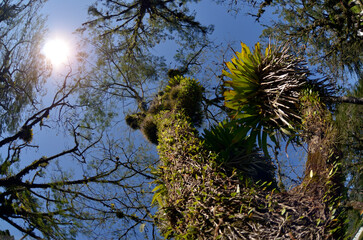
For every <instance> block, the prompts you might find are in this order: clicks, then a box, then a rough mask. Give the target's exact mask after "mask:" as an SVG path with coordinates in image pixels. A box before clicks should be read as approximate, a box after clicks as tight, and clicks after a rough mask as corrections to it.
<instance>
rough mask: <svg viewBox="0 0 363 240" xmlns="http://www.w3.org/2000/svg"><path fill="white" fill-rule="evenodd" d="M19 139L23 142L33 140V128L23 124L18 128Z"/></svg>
mask: <svg viewBox="0 0 363 240" xmlns="http://www.w3.org/2000/svg"><path fill="white" fill-rule="evenodd" d="M19 138H20V139H22V140H23V141H24V142H27V143H30V142H31V141H32V140H33V129H32V128H31V127H29V126H23V127H22V128H21V129H20V136H19Z"/></svg>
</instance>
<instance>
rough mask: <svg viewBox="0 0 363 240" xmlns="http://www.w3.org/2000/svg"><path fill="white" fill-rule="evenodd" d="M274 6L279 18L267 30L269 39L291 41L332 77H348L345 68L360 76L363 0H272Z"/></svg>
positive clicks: (313, 64)
mask: <svg viewBox="0 0 363 240" xmlns="http://www.w3.org/2000/svg"><path fill="white" fill-rule="evenodd" d="M271 6H272V7H273V8H276V9H278V11H276V17H277V19H278V20H276V21H274V22H273V23H272V24H271V25H270V26H269V27H267V28H266V29H265V30H264V33H263V36H264V37H265V38H268V41H269V40H270V39H271V38H273V39H274V40H275V41H277V42H286V41H289V42H290V44H291V46H292V49H293V51H294V52H295V53H296V54H299V55H301V56H302V55H304V56H305V57H306V58H307V59H308V61H309V63H310V64H311V65H312V66H315V67H316V68H317V69H318V70H319V71H320V72H321V73H324V74H330V75H331V76H332V79H333V80H338V79H342V78H343V79H347V75H346V69H349V70H350V71H351V72H353V73H357V74H358V75H359V73H360V72H361V67H362V54H361V49H362V48H363V41H362V38H363V31H362V30H363V19H362V15H361V9H362V1H361V0H357V1H351V0H349V1H348V0H346V1H340V0H323V1H314V0H308V1H305V0H304V1H303V0H289V1H272V3H271ZM358 12H359V13H358Z"/></svg>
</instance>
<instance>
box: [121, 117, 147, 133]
mask: <svg viewBox="0 0 363 240" xmlns="http://www.w3.org/2000/svg"><path fill="white" fill-rule="evenodd" d="M144 118H145V115H144V114H141V113H136V114H130V115H127V116H126V117H125V121H126V124H127V125H128V126H129V127H131V128H132V129H134V130H137V129H140V124H141V123H142V120H143V119H144Z"/></svg>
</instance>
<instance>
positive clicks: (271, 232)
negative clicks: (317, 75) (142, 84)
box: [138, 78, 343, 240]
mask: <svg viewBox="0 0 363 240" xmlns="http://www.w3.org/2000/svg"><path fill="white" fill-rule="evenodd" d="M178 81H179V82H178V83H176V84H174V85H173V86H174V87H177V88H178V89H180V91H181V92H179V93H178V94H177V95H178V96H184V97H186V98H185V99H187V101H188V103H193V102H197V101H190V98H189V97H188V94H186V93H192V92H193V91H192V90H191V89H194V90H195V89H196V88H199V87H198V84H196V82H195V80H191V79H187V78H181V79H179V80H178ZM179 85H183V86H185V88H180V87H179ZM167 89H168V87H167ZM183 89H184V90H183ZM168 92H174V91H172V87H170V86H169V90H168ZM168 92H166V93H164V95H163V96H162V99H161V100H160V101H159V106H157V109H160V111H157V112H156V111H154V110H155V109H156V108H155V107H154V108H151V109H152V111H151V110H150V111H149V112H147V113H145V115H146V117H145V116H144V117H145V119H148V121H150V120H151V121H152V122H153V123H154V124H155V125H156V130H155V131H156V133H157V144H158V152H159V156H160V160H161V161H160V165H159V166H158V167H157V168H156V169H154V170H153V173H154V174H155V175H156V176H157V180H156V181H155V184H156V185H157V186H156V188H155V189H154V192H155V194H154V198H153V203H154V204H156V205H157V206H158V211H157V213H156V215H155V222H156V224H157V225H158V226H159V228H160V231H161V234H162V235H163V236H164V237H165V238H167V239H169V238H174V239H206V240H207V239H208V240H210V239H334V238H336V237H335V236H339V235H340V236H343V235H341V233H342V231H341V230H342V229H343V228H342V227H341V223H342V221H341V219H340V216H339V211H337V210H336V208H337V206H338V203H339V201H340V198H339V197H340V195H341V192H342V191H341V189H340V187H341V185H339V183H340V180H341V179H339V177H340V176H341V175H340V170H339V165H338V164H336V163H337V161H338V160H339V157H338V156H339V154H338V151H335V148H334V139H335V134H336V133H335V130H334V125H333V122H332V119H331V116H330V114H329V112H328V111H327V110H326V108H325V106H324V105H323V104H321V103H320V102H319V101H318V100H319V99H318V98H317V99H314V98H312V97H309V96H308V97H307V98H306V100H304V99H302V101H301V102H302V103H304V105H303V107H302V113H303V115H304V117H303V119H304V121H303V132H304V136H305V140H306V142H307V143H308V145H309V159H308V161H307V169H306V172H305V175H306V176H305V179H304V181H303V183H302V184H301V185H300V186H299V187H296V188H295V189H293V190H291V191H289V192H279V191H278V189H272V190H271V186H270V183H267V182H265V183H260V184H256V183H255V182H254V181H251V179H248V178H247V177H246V176H245V175H244V174H243V173H241V172H238V170H235V171H231V170H230V169H226V168H225V167H224V165H223V164H221V163H220V162H219V161H217V160H218V157H219V156H218V154H217V153H215V152H213V151H209V150H207V148H206V147H205V145H204V142H203V141H202V140H201V138H200V137H199V135H198V132H197V130H196V129H195V127H194V121H192V118H190V117H189V115H190V113H192V112H194V113H195V112H198V111H197V109H198V108H195V107H192V109H194V110H193V111H186V110H185V108H186V107H187V106H189V105H190V104H184V103H185V102H184V103H183V100H180V99H179V100H178V99H174V98H173V101H175V103H176V104H174V105H173V104H172V105H170V104H167V101H169V100H168V99H170V98H169V97H170V96H172V95H170V96H168ZM195 93H196V91H195V92H194V94H193V95H194V96H199V94H195ZM173 95H174V94H173ZM197 98H199V97H197ZM197 98H195V100H197ZM180 101H181V102H180ZM169 105H170V106H174V107H172V108H170V107H168V106H169ZM189 107H190V106H189ZM142 121H144V120H142V119H140V121H138V122H142ZM141 125H143V124H141ZM141 130H142V131H143V132H144V134H145V133H146V131H145V130H143V129H142V128H141ZM152 132H154V131H152ZM148 138H149V139H152V138H150V137H148ZM310 172H312V173H313V174H312V177H310V176H311V175H310Z"/></svg>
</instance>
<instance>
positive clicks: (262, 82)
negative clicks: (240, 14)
mask: <svg viewBox="0 0 363 240" xmlns="http://www.w3.org/2000/svg"><path fill="white" fill-rule="evenodd" d="M241 45H242V51H241V52H240V53H239V52H236V56H235V57H234V58H233V59H232V61H231V62H228V63H226V65H227V67H228V69H229V72H227V71H223V74H224V75H225V76H226V77H228V78H229V79H230V80H229V81H224V85H225V87H227V90H226V91H225V92H224V97H225V106H226V107H228V108H229V109H231V114H230V117H231V118H233V119H236V120H238V121H239V122H240V123H241V124H242V125H243V126H246V127H248V128H250V129H252V132H251V138H254V139H255V140H258V142H259V146H260V147H262V149H264V152H265V154H267V135H269V137H270V138H271V140H272V141H273V142H275V144H278V143H277V142H276V140H275V136H274V135H275V134H276V131H279V132H280V133H281V134H282V135H283V136H291V135H293V134H294V132H296V131H297V130H298V129H296V123H298V122H299V121H300V119H301V118H300V116H299V108H298V104H299V92H300V91H301V89H302V88H303V87H304V85H305V84H306V83H307V74H308V70H307V69H306V67H305V65H304V62H303V59H301V58H297V57H294V56H292V55H290V54H288V48H287V46H284V47H282V48H274V47H272V46H269V47H267V48H266V50H265V52H264V54H262V52H261V48H260V44H258V43H257V44H256V45H255V49H254V51H253V52H251V51H250V49H249V48H248V47H247V46H246V45H245V44H243V43H241Z"/></svg>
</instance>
